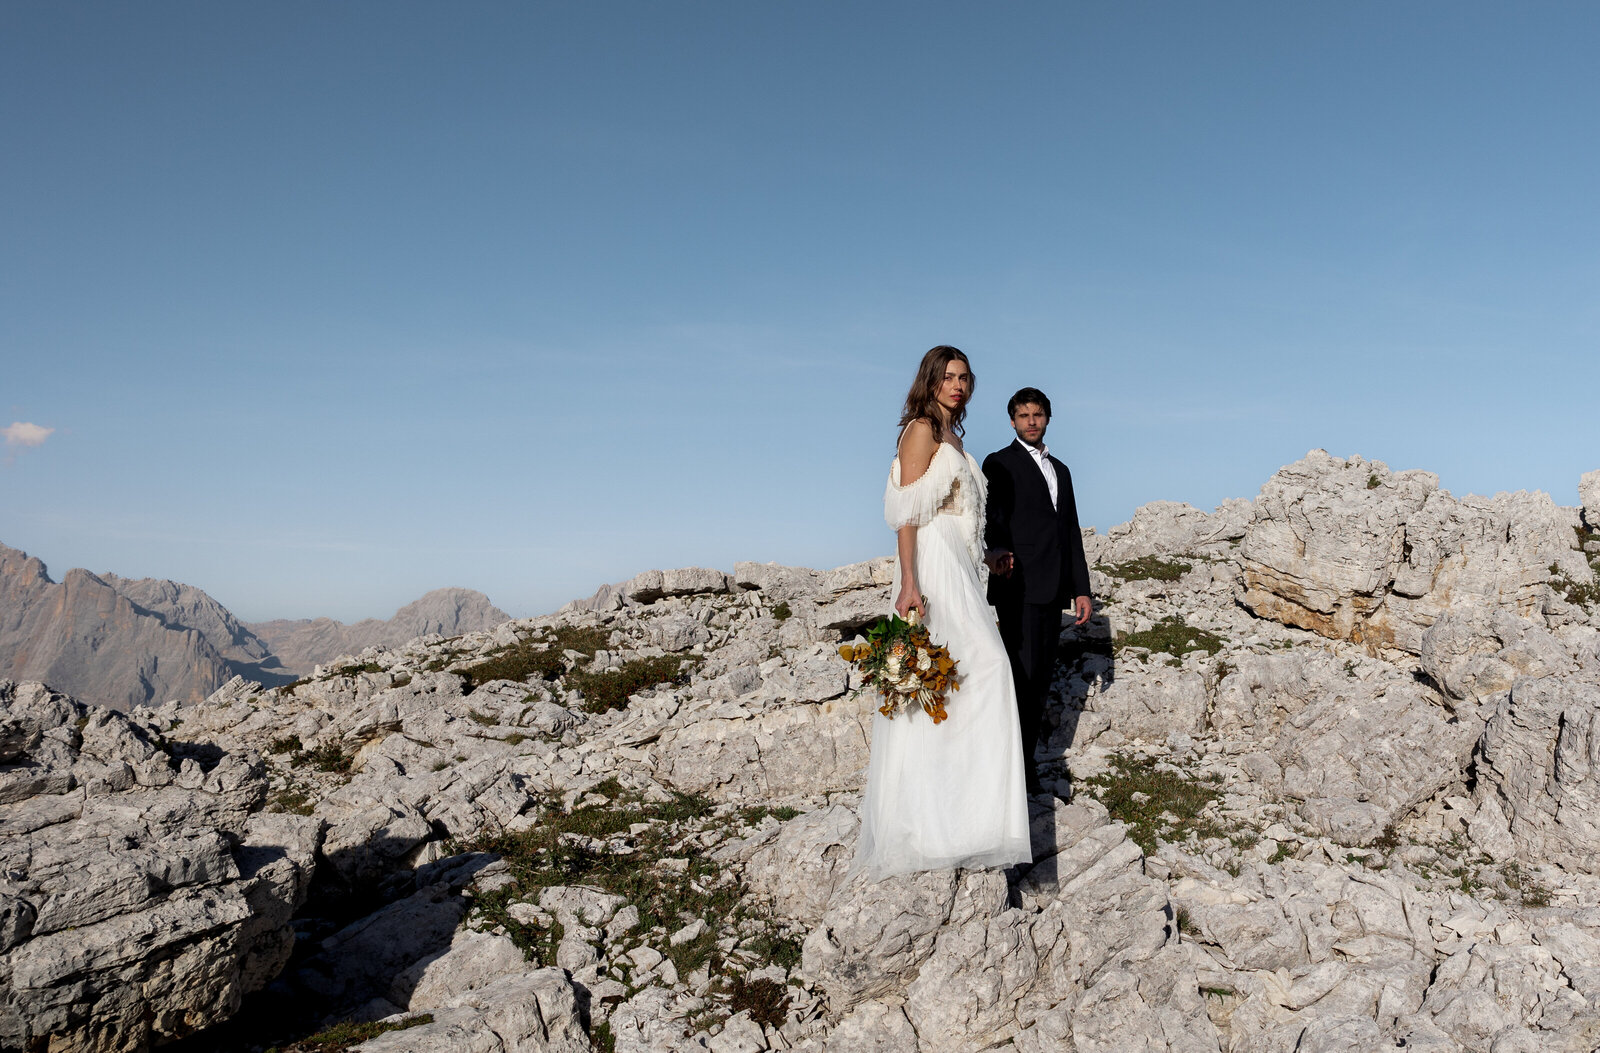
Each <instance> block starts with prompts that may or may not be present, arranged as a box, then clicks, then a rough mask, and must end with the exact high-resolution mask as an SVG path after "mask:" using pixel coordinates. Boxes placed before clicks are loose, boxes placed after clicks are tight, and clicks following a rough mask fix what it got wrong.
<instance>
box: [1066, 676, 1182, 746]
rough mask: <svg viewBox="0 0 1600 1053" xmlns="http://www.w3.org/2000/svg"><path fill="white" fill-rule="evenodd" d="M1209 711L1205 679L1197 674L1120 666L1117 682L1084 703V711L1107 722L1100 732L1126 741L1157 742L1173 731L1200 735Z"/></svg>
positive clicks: (1098, 726)
mask: <svg viewBox="0 0 1600 1053" xmlns="http://www.w3.org/2000/svg"><path fill="white" fill-rule="evenodd" d="M1208 706H1209V698H1208V696H1207V694H1206V684H1205V680H1204V678H1202V677H1201V676H1200V674H1198V673H1196V672H1194V671H1193V670H1189V669H1174V668H1172V667H1170V666H1167V665H1154V664H1146V663H1143V662H1122V663H1120V665H1119V667H1118V672H1117V677H1116V679H1115V680H1113V681H1112V682H1111V683H1110V684H1108V685H1107V686H1106V687H1105V688H1104V690H1102V691H1100V692H1098V693H1096V694H1094V695H1092V696H1090V697H1089V698H1088V699H1087V700H1085V702H1084V707H1083V708H1084V712H1086V713H1095V714H1099V715H1100V716H1101V717H1103V718H1104V719H1103V721H1102V722H1100V723H1098V724H1096V725H1095V730H1096V733H1098V732H1099V731H1100V730H1105V729H1107V728H1109V729H1111V730H1114V731H1116V732H1118V733H1119V734H1121V735H1122V736H1123V737H1125V738H1130V739H1146V740H1149V741H1153V742H1155V741H1162V740H1165V739H1166V737H1167V736H1168V735H1169V734H1171V733H1172V732H1175V731H1178V732H1184V733H1186V734H1194V733H1196V732H1198V731H1200V729H1201V728H1203V727H1204V726H1205V721H1206V709H1207V708H1208ZM1092 738H1093V736H1092V735H1087V736H1084V737H1083V738H1082V741H1084V742H1087V741H1090V740H1091V739H1092Z"/></svg>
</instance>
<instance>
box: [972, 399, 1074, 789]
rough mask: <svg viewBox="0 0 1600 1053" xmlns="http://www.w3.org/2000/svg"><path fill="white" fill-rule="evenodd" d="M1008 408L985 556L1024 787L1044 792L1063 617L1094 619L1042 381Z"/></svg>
mask: <svg viewBox="0 0 1600 1053" xmlns="http://www.w3.org/2000/svg"><path fill="white" fill-rule="evenodd" d="M1006 412H1007V413H1008V414H1010V416H1011V427H1012V428H1014V429H1015V430H1016V433H1017V441H1016V442H1013V443H1012V444H1011V445H1009V446H1007V447H1005V448H1004V449H1002V450H997V451H995V452H994V453H991V454H990V455H989V456H988V457H986V458H984V461H983V474H984V475H985V476H986V477H987V478H988V481H989V502H988V510H987V511H988V526H987V528H986V529H985V531H984V543H985V544H986V545H987V546H988V552H987V553H986V554H985V556H984V562H986V563H987V564H988V565H989V570H990V572H991V573H990V575H989V602H990V603H992V604H994V608H995V612H996V613H997V614H998V615H999V616H1000V636H1001V639H1003V640H1004V641H1005V645H1006V653H1007V654H1008V655H1009V656H1010V658H1011V672H1012V675H1013V677H1014V678H1015V680H1016V685H1017V715H1018V717H1020V718H1021V721H1022V757H1023V767H1024V769H1025V771H1026V773H1027V779H1028V792H1029V793H1040V792H1042V787H1041V786H1040V784H1039V776H1038V775H1037V774H1036V773H1035V772H1034V770H1033V751H1034V748H1035V747H1036V746H1038V744H1039V724H1040V720H1041V718H1042V717H1043V715H1044V701H1045V697H1046V696H1047V695H1048V694H1049V693H1050V681H1051V679H1052V678H1053V677H1054V674H1055V664H1056V649H1057V648H1058V647H1059V646H1060V643H1061V614H1062V610H1063V609H1064V608H1065V609H1069V610H1071V611H1072V615H1073V624H1074V625H1082V624H1083V623H1084V622H1086V621H1088V620H1089V565H1088V562H1087V561H1086V560H1085V559H1084V556H1083V535H1082V533H1080V531H1079V529H1078V506H1077V504H1076V503H1075V502H1074V501H1073V498H1072V474H1071V473H1070V472H1068V471H1067V466H1066V465H1064V464H1062V463H1061V462H1060V461H1058V460H1056V459H1055V458H1054V457H1052V456H1050V450H1049V448H1048V447H1047V446H1045V444H1044V430H1045V427H1046V426H1047V425H1049V423H1050V400H1049V399H1048V398H1046V397H1045V394H1044V392H1042V391H1040V390H1039V389H1038V388H1023V389H1022V390H1021V391H1019V392H1017V393H1016V394H1015V395H1012V396H1011V401H1010V402H1008V403H1006Z"/></svg>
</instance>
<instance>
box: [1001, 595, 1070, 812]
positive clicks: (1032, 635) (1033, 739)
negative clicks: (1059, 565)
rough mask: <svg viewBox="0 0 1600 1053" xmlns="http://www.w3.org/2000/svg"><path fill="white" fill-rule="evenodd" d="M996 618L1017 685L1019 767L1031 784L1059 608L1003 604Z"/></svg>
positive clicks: (1058, 631) (1058, 641)
mask: <svg viewBox="0 0 1600 1053" xmlns="http://www.w3.org/2000/svg"><path fill="white" fill-rule="evenodd" d="M996 613H997V614H999V616H1000V639H1001V640H1003V641H1005V645H1006V654H1008V655H1009V656H1010V657H1011V676H1012V679H1013V680H1015V681H1016V685H1017V718H1018V719H1019V720H1020V721H1021V722H1022V766H1023V771H1025V772H1026V773H1027V775H1028V781H1029V782H1030V783H1031V782H1033V781H1034V775H1033V751H1034V748H1035V747H1036V746H1038V745H1039V725H1040V722H1041V720H1042V718H1043V717H1044V703H1045V699H1046V698H1047V697H1048V696H1049V694H1050V681H1051V680H1053V679H1054V678H1055V670H1056V651H1057V650H1058V649H1059V648H1060V646H1061V608H1060V607H1059V606H1057V605H1055V604H1044V603H1023V604H1006V605H1005V607H1004V609H1001V610H998V611H996Z"/></svg>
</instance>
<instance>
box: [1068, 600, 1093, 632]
mask: <svg viewBox="0 0 1600 1053" xmlns="http://www.w3.org/2000/svg"><path fill="white" fill-rule="evenodd" d="M1072 608H1073V610H1075V611H1076V612H1077V614H1078V616H1077V618H1076V619H1075V620H1074V621H1073V623H1072V624H1073V625H1082V624H1083V623H1084V622H1086V621H1088V620H1089V614H1090V613H1091V611H1092V610H1093V605H1092V604H1090V602H1089V597H1087V596H1079V597H1078V598H1077V599H1075V600H1073V601H1072Z"/></svg>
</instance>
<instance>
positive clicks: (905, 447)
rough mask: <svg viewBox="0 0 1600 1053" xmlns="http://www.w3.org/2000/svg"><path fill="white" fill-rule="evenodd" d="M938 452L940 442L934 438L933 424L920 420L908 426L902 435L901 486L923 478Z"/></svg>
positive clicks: (900, 452)
mask: <svg viewBox="0 0 1600 1053" xmlns="http://www.w3.org/2000/svg"><path fill="white" fill-rule="evenodd" d="M938 452H939V441H938V440H937V439H935V438H934V437H933V424H932V423H931V422H929V421H927V420H923V419H921V418H919V419H917V420H914V421H912V422H911V423H910V424H907V425H906V428H905V431H903V432H901V433H900V450H899V456H900V485H902V486H905V485H907V484H909V483H913V482H915V481H916V480H918V479H920V478H922V476H923V474H924V473H926V472H927V470H928V465H930V464H932V463H933V456H934V454H936V453H938Z"/></svg>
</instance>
